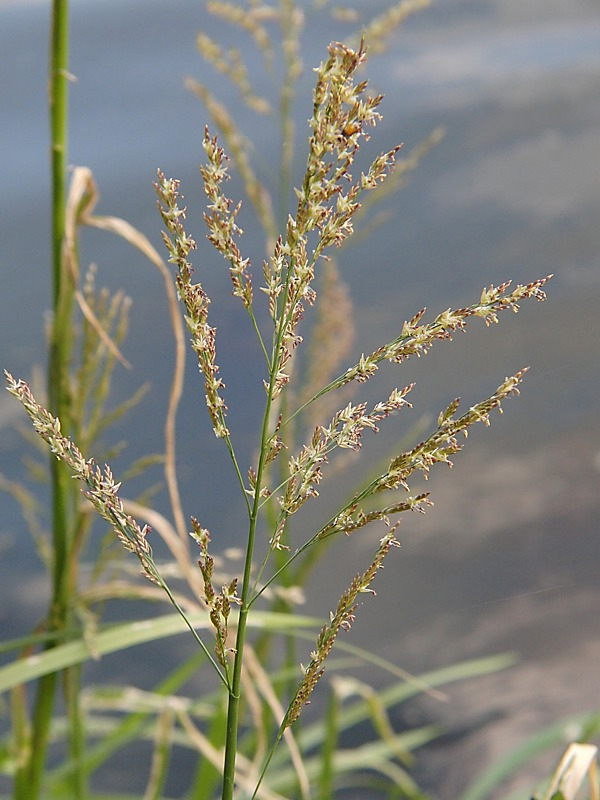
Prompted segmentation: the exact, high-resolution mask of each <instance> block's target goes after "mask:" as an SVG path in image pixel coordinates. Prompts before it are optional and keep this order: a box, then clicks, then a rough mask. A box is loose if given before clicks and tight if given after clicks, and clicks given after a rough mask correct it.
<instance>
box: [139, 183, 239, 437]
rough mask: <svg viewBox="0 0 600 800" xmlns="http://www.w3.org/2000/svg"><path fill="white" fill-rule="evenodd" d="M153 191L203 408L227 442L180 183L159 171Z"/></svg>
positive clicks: (211, 332) (211, 343)
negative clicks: (195, 364) (202, 393)
mask: <svg viewBox="0 0 600 800" xmlns="http://www.w3.org/2000/svg"><path fill="white" fill-rule="evenodd" d="M154 188H155V190H156V194H157V195H158V208H159V211H160V215H161V217H162V219H163V221H164V223H165V225H166V227H167V232H164V231H163V232H162V236H163V241H164V243H165V245H166V248H167V250H168V252H169V261H170V262H171V263H172V264H175V265H176V266H177V270H178V272H177V277H176V279H175V282H176V285H177V292H178V294H179V297H180V298H181V300H182V301H183V304H184V306H185V308H186V311H187V314H186V315H185V321H186V325H187V327H188V330H189V331H190V333H191V335H192V338H191V344H192V348H193V349H194V351H195V353H196V355H197V356H198V366H199V368H200V371H201V372H202V374H203V375H204V389H205V395H206V405H207V407H208V412H209V414H210V417H211V420H212V422H213V430H214V432H215V435H216V436H218V437H219V438H227V437H228V436H229V431H228V429H227V426H226V425H225V415H226V413H227V406H226V405H225V402H224V401H223V399H222V398H221V395H220V392H221V390H222V389H223V388H224V386H225V385H224V383H223V381H222V380H221V378H220V377H219V367H218V365H217V364H216V361H215V358H216V348H215V337H216V328H212V327H211V326H210V325H209V324H208V307H209V305H210V298H209V297H208V295H207V294H206V292H205V291H204V289H203V288H202V284H200V283H192V273H193V269H192V266H191V264H190V262H189V261H188V256H189V254H190V252H191V251H192V250H195V249H196V242H195V241H194V240H193V239H192V238H191V237H190V236H187V234H186V232H185V230H184V228H183V225H182V224H181V221H180V220H181V219H185V208H179V206H178V200H179V181H176V180H173V179H167V178H165V176H164V174H163V173H162V172H161V171H160V170H159V171H158V181H157V183H155V184H154Z"/></svg>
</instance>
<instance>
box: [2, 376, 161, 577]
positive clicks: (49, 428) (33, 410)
mask: <svg viewBox="0 0 600 800" xmlns="http://www.w3.org/2000/svg"><path fill="white" fill-rule="evenodd" d="M4 374H5V375H6V379H7V383H8V386H7V389H8V391H9V392H10V394H12V395H14V396H15V397H16V398H17V399H18V400H19V401H20V402H21V404H22V405H23V408H24V409H25V411H26V412H27V414H28V415H29V417H30V419H31V421H32V423H33V427H34V429H35V431H36V432H37V433H38V434H39V435H40V436H41V437H42V439H43V440H44V441H45V442H46V443H47V444H49V445H50V448H51V450H52V452H53V453H54V455H55V456H56V457H57V458H58V459H59V460H60V461H64V462H65V463H66V464H68V465H69V467H70V468H71V469H72V470H73V471H74V473H75V474H74V477H75V478H77V480H80V481H81V482H82V483H83V484H84V485H85V487H86V488H85V489H83V490H82V491H83V494H84V495H85V496H86V497H87V498H88V500H89V501H90V502H91V503H92V505H93V506H94V508H95V509H96V511H97V512H98V513H99V514H100V516H101V517H102V518H103V519H105V520H106V521H107V522H108V523H109V524H110V525H111V527H112V528H113V529H114V531H115V533H116V534H117V536H118V537H119V539H120V541H121V543H122V544H123V546H124V547H125V549H126V550H128V551H129V552H131V553H135V555H136V556H137V557H138V559H139V561H140V564H141V565H142V574H143V575H144V576H145V577H146V578H148V580H149V581H152V583H155V584H157V585H158V586H164V583H163V581H162V579H161V577H160V575H159V572H158V570H157V569H156V566H155V564H154V560H153V557H152V549H151V548H150V545H149V544H148V541H147V538H146V537H147V535H148V533H149V532H150V528H149V527H148V525H144V526H143V527H140V525H139V524H138V523H137V522H136V521H135V519H134V518H133V517H131V516H130V515H129V514H127V513H125V509H124V508H123V503H122V502H121V499H120V498H119V495H118V491H119V488H120V486H121V484H120V483H115V481H114V478H113V474H112V471H111V469H110V467H109V466H108V465H107V464H105V465H104V469H100V467H99V466H98V465H97V464H96V463H95V462H94V461H93V459H90V460H89V461H86V459H85V458H84V457H83V454H82V453H81V451H80V450H79V448H78V447H77V445H76V444H75V443H74V442H72V441H71V440H70V439H69V438H67V437H66V436H63V434H62V433H61V425H60V420H58V419H56V417H54V416H53V415H52V414H51V413H50V412H49V411H47V410H46V409H45V408H44V407H43V406H41V405H40V404H39V403H38V402H37V400H36V399H35V397H34V396H33V394H32V392H31V390H30V388H29V386H28V384H27V383H25V381H22V380H19V381H17V380H15V379H14V378H13V376H12V375H11V374H10V373H9V372H6V370H5V373H4Z"/></svg>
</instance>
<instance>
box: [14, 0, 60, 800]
mask: <svg viewBox="0 0 600 800" xmlns="http://www.w3.org/2000/svg"><path fill="white" fill-rule="evenodd" d="M68 10H69V8H68V0H53V3H52V29H51V41H50V80H49V104H50V128H51V180H52V308H53V314H54V319H53V326H52V331H51V334H50V345H49V357H48V405H49V408H50V409H51V411H52V413H54V414H55V415H56V416H57V417H59V418H60V419H61V420H62V422H63V425H64V427H65V428H67V430H68V428H69V427H70V421H71V420H70V408H69V405H70V404H69V394H70V393H69V386H68V365H69V360H70V350H71V311H72V306H73V286H72V283H71V281H69V280H68V279H65V276H64V271H63V263H62V261H63V260H62V246H63V240H64V232H65V204H66V162H67V153H66V151H67V89H68V71H67V66H68V51H69V47H68V45H69V34H68ZM51 478H52V531H53V549H54V562H53V574H52V600H51V605H50V609H49V613H48V623H47V624H48V629H49V631H60V630H63V629H64V627H65V624H66V620H67V613H68V589H69V581H68V577H69V569H68V554H69V530H70V529H71V528H72V516H71V511H72V508H73V506H72V499H71V498H72V496H73V481H71V479H70V477H69V472H68V470H67V469H65V467H64V465H62V464H60V463H59V462H58V461H57V460H56V459H55V458H54V457H52V461H51ZM59 643H60V637H58V638H57V639H53V640H52V641H51V642H50V643H49V644H48V647H52V646H54V645H55V644H59ZM56 683H57V676H56V674H50V675H47V676H45V677H44V678H42V679H41V680H40V682H39V683H38V686H37V694H36V700H35V707H34V711H33V732H32V740H31V754H30V756H29V759H28V760H27V762H26V764H24V765H23V767H22V768H21V769H20V770H19V771H18V773H17V776H16V781H15V798H17V800H36V798H38V797H39V796H40V791H41V788H42V782H43V775H44V770H45V764H46V752H47V749H48V740H49V736H50V727H51V722H52V717H53V714H54V701H55V694H56Z"/></svg>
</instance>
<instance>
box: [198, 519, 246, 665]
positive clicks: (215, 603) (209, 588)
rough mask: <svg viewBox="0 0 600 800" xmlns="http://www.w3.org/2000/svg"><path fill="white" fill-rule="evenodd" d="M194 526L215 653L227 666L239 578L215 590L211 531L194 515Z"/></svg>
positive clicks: (218, 659)
mask: <svg viewBox="0 0 600 800" xmlns="http://www.w3.org/2000/svg"><path fill="white" fill-rule="evenodd" d="M192 528H193V530H192V531H190V536H191V537H192V539H193V540H194V541H195V542H196V543H197V545H198V547H199V548H200V557H199V558H198V567H199V568H200V572H201V573H202V579H203V581H204V600H205V602H206V605H207V606H208V609H209V617H210V621H211V622H212V624H213V627H214V629H215V655H216V657H217V661H218V662H219V664H221V666H223V667H225V668H227V653H228V652H232V650H231V648H228V647H227V633H228V621H229V615H230V613H231V604H232V603H236V604H239V599H238V597H237V594H236V589H237V584H238V579H237V578H234V579H233V580H232V581H230V583H229V584H226V585H224V586H222V587H221V591H220V592H219V593H217V592H216V591H215V589H214V587H213V583H212V577H213V569H214V559H213V557H212V556H211V555H210V554H209V552H208V544H209V542H210V533H209V532H208V530H206V528H202V527H201V525H200V523H199V522H198V520H197V519H196V518H195V517H192Z"/></svg>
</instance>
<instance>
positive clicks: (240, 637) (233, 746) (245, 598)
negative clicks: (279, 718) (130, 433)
mask: <svg viewBox="0 0 600 800" xmlns="http://www.w3.org/2000/svg"><path fill="white" fill-rule="evenodd" d="M292 268H293V267H292V266H290V271H289V272H288V275H287V278H286V292H285V293H284V297H285V296H286V293H287V283H289V280H290V272H291V270H292ZM285 317H286V315H285V306H283V308H282V312H281V314H280V315H279V323H278V326H277V329H276V332H275V335H274V337H273V358H272V361H271V369H270V376H269V387H268V390H267V401H266V403H265V411H264V415H263V422H262V429H261V440H260V441H261V446H260V455H259V459H258V465H257V469H256V483H255V489H254V499H253V503H252V511H251V514H250V523H249V526H248V541H247V544H246V559H245V563H244V578H243V582H242V594H241V598H240V601H241V604H240V613H239V618H238V628H237V636H236V644H235V655H234V660H233V675H232V678H231V689H230V692H229V703H228V708H227V731H226V743H225V763H224V765H223V793H222V800H233V791H234V787H235V760H236V753H237V742H238V729H239V715H240V699H241V682H242V665H243V659H244V644H245V641H246V628H247V624H248V612H249V611H250V605H251V603H250V602H249V599H250V595H251V591H252V565H253V559H254V545H255V540H256V528H257V523H258V514H259V511H260V506H261V502H260V500H261V498H260V490H261V487H262V481H263V476H264V473H265V469H266V461H267V455H268V452H269V441H270V438H271V437H270V433H269V427H270V419H271V408H272V405H273V400H274V394H275V388H276V383H277V373H278V371H279V365H280V361H281V356H280V353H281V343H282V341H283V337H284V332H285V326H286V318H285Z"/></svg>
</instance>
